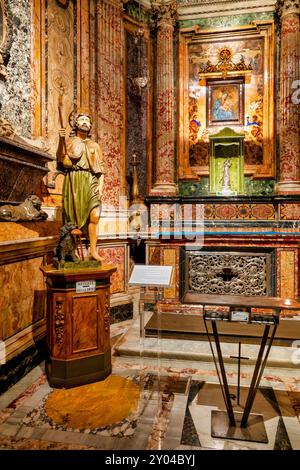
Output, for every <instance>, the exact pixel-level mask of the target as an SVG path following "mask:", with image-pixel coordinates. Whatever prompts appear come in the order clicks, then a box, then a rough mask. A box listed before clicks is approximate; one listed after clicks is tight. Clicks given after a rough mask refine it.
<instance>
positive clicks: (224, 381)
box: [204, 316, 235, 426]
mask: <svg viewBox="0 0 300 470" xmlns="http://www.w3.org/2000/svg"><path fill="white" fill-rule="evenodd" d="M204 324H205V328H206V332H207V336H208V339H209V343H210V348H211V351H212V354H213V360H214V363H215V366H216V370H217V373H218V377H219V382H220V385H221V389H222V393H223V398H224V402H225V406H226V410H227V415H228V418H229V422H230V425H231V426H235V419H234V414H233V408H232V403H231V398H230V393H229V387H228V382H227V377H226V371H225V366H224V361H223V356H222V351H221V345H220V341H219V334H218V329H217V325H216V322H215V321H212V322H211V324H212V330H213V337H214V341H215V345H216V349H217V355H218V361H219V365H220V371H221V377H222V380H221V377H220V374H219V369H218V365H217V362H216V359H215V355H214V352H213V348H212V344H211V341H210V334H209V331H208V328H207V324H206V320H205V316H204Z"/></svg>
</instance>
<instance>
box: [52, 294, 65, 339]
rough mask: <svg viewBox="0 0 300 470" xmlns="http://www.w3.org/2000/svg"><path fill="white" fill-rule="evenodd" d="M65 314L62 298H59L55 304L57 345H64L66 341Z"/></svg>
mask: <svg viewBox="0 0 300 470" xmlns="http://www.w3.org/2000/svg"><path fill="white" fill-rule="evenodd" d="M64 325H65V312H64V305H63V299H62V297H58V298H57V299H56V302H55V313H54V330H55V341H56V343H59V344H62V343H63V341H64Z"/></svg>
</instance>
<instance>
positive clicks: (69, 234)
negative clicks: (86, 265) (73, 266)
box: [53, 222, 80, 269]
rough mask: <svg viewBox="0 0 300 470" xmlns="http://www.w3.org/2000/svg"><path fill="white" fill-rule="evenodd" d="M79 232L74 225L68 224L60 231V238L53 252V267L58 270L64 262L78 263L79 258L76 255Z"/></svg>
mask: <svg viewBox="0 0 300 470" xmlns="http://www.w3.org/2000/svg"><path fill="white" fill-rule="evenodd" d="M78 236H79V231H78V229H76V225H75V224H72V223H71V222H68V223H67V224H65V225H64V226H63V227H62V228H61V229H60V238H59V242H58V245H57V247H56V248H55V250H54V258H53V266H54V267H55V268H57V269H60V268H62V267H63V266H64V264H65V262H66V261H70V262H71V263H80V258H78V257H77V255H76V248H77V246H78Z"/></svg>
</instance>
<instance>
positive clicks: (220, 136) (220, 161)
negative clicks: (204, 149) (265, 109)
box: [209, 127, 245, 196]
mask: <svg viewBox="0 0 300 470" xmlns="http://www.w3.org/2000/svg"><path fill="white" fill-rule="evenodd" d="M244 138H245V134H238V133H237V132H235V131H234V130H233V129H230V128H229V127H224V129H222V130H221V131H220V132H218V133H217V134H215V135H212V136H209V141H210V158H209V162H210V164H209V176H210V180H209V181H210V192H211V194H216V195H223V196H226V195H228V196H230V195H231V196H233V195H238V194H244V147H243V143H244ZM227 163H228V164H229V165H230V166H229V168H228V169H227V174H228V179H229V180H230V181H228V186H230V189H227V191H229V192H228V194H227V193H224V189H223V178H224V179H225V166H226V164H227Z"/></svg>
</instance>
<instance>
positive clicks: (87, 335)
mask: <svg viewBox="0 0 300 470" xmlns="http://www.w3.org/2000/svg"><path fill="white" fill-rule="evenodd" d="M116 269H117V268H116V267H114V266H112V265H105V266H101V267H100V268H88V269H77V270H71V269H69V270H67V269H65V270H64V269H55V268H54V267H53V266H52V265H50V266H44V267H42V268H41V270H42V271H43V273H44V276H46V283H47V343H48V350H49V359H48V361H47V364H46V371H47V376H48V380H49V383H50V385H51V386H52V387H65V388H69V387H75V386H78V385H83V384H86V383H91V382H96V381H98V380H103V379H105V378H106V377H107V376H108V375H109V374H110V372H111V350H110V331H109V330H110V321H109V310H110V276H111V274H112V273H113V272H115V271H116ZM87 281H94V282H93V283H92V284H94V287H93V286H91V287H89V289H90V291H89V292H83V291H82V290H84V289H85V287H82V282H87ZM79 283H81V285H80V284H79Z"/></svg>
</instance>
